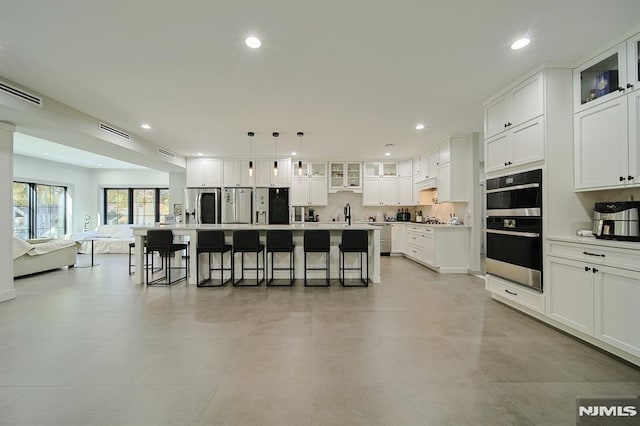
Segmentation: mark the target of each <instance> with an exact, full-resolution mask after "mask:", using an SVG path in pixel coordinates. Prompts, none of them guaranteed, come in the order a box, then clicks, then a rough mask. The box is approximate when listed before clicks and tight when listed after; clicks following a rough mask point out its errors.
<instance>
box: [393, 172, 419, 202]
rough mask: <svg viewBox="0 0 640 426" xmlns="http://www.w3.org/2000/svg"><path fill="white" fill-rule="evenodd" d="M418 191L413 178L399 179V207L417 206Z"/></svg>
mask: <svg viewBox="0 0 640 426" xmlns="http://www.w3.org/2000/svg"><path fill="white" fill-rule="evenodd" d="M417 195H418V193H417V191H416V190H415V186H414V184H413V177H411V176H409V177H401V178H398V205H399V206H415V205H416V204H417Z"/></svg>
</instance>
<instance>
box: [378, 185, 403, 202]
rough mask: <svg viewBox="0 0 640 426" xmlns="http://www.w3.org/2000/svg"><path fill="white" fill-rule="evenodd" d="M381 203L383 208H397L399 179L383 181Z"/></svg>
mask: <svg viewBox="0 0 640 426" xmlns="http://www.w3.org/2000/svg"><path fill="white" fill-rule="evenodd" d="M380 188H381V193H380V201H381V203H380V204H381V205H383V206H397V205H398V204H399V203H398V178H395V179H387V178H383V179H382V184H381V186H380Z"/></svg>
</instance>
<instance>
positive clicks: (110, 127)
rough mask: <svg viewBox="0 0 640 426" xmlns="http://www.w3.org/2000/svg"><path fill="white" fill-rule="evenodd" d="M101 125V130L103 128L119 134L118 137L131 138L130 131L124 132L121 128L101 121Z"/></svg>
mask: <svg viewBox="0 0 640 426" xmlns="http://www.w3.org/2000/svg"><path fill="white" fill-rule="evenodd" d="M99 127H100V130H102V131H105V132H109V133H111V134H113V135H116V136H118V137H120V138H122V139H126V140H128V141H130V140H131V135H130V134H129V133H127V132H123V131H122V130H120V129H116V128H115V127H113V126H109V125H108V124H105V123H103V122H100V123H99Z"/></svg>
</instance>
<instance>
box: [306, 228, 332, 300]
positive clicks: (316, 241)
mask: <svg viewBox="0 0 640 426" xmlns="http://www.w3.org/2000/svg"><path fill="white" fill-rule="evenodd" d="M330 250H331V245H330V236H329V231H327V230H320V229H316V230H305V231H304V286H305V287H329V279H330V277H331V262H330V259H329V251H330ZM307 253H324V254H325V261H326V266H325V267H324V268H307ZM307 271H327V273H326V280H327V283H326V284H324V285H316V286H310V285H307Z"/></svg>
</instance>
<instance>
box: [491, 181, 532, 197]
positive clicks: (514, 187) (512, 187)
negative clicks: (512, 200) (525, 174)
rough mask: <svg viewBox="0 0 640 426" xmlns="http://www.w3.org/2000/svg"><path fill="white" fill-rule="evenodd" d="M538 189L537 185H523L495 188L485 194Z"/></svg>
mask: <svg viewBox="0 0 640 426" xmlns="http://www.w3.org/2000/svg"><path fill="white" fill-rule="evenodd" d="M529 188H540V184H539V183H527V184H525V185H515V186H507V187H505V188H496V189H490V190H488V191H486V193H487V194H493V193H494V192H505V191H516V190H518V189H529Z"/></svg>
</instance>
